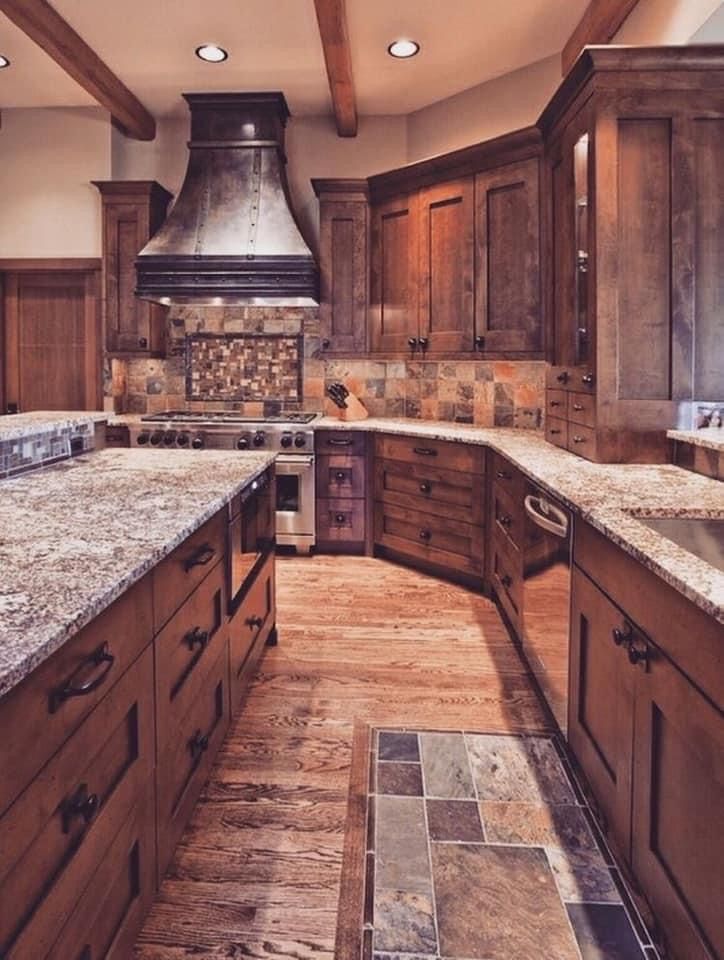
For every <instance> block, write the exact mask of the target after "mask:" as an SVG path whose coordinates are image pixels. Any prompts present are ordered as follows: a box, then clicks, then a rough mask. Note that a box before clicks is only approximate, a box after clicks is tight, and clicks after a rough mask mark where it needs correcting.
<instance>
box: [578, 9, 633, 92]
mask: <svg viewBox="0 0 724 960" xmlns="http://www.w3.org/2000/svg"><path fill="white" fill-rule="evenodd" d="M638 2H639V0H591V2H590V3H589V4H588V6H587V7H586V9H585V11H584V13H583V16H582V17H581V19H580V21H579V23H578V26H577V27H576V29H575V30H574V31H573V33H572V34H571V35H570V37H569V38H568V40H567V41H566V45H565V47H564V48H563V53H562V54H561V67H562V72H563V75H564V76H565V75H566V74H567V73H568V71H569V70H570V69H571V67H572V66H573V64H574V63H575V62H576V60H577V59H578V56H579V54H580V52H581V50H583V48H584V47H585V46H586V45H588V44H594V43H601V44H604V43H610V42H611V40H613V38H614V37H615V36H616V34H617V33H618V31H619V29H620V28H621V26H622V25H623V23H624V21H625V19H626V17H628V15H629V14H630V13H631V11H632V10H633V8H634V7H635V6H636V4H637V3H638Z"/></svg>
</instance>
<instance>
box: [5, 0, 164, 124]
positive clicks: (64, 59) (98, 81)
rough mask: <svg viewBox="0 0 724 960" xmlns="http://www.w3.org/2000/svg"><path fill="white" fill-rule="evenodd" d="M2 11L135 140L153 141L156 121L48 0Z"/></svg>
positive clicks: (13, 2) (9, 3)
mask: <svg viewBox="0 0 724 960" xmlns="http://www.w3.org/2000/svg"><path fill="white" fill-rule="evenodd" d="M0 12H2V13H4V14H5V16H6V17H7V18H8V19H9V20H12V22H13V23H14V24H15V26H16V27H19V28H20V29H21V30H22V31H23V33H25V34H27V36H28V37H30V39H31V40H33V41H34V42H35V43H37V44H38V46H39V47H41V49H42V50H44V51H45V53H47V54H48V56H49V57H52V59H53V60H55V62H56V63H57V64H58V65H59V66H60V67H62V69H63V70H65V72H66V73H67V74H68V75H69V76H71V77H72V78H73V79H74V80H75V81H76V83H78V84H80V86H81V87H83V89H84V90H85V91H87V93H89V94H90V95H91V96H92V97H93V99H94V100H96V101H97V102H98V103H99V104H100V105H101V106H102V107H105V108H106V110H108V111H109V113H110V114H111V117H112V118H113V120H114V122H115V123H116V125H117V126H118V127H120V128H121V130H123V132H124V133H125V134H126V135H127V136H129V137H133V139H135V140H153V139H154V137H155V136H156V121H155V120H154V118H153V117H152V116H151V114H150V113H149V112H148V110H146V108H145V107H144V106H143V104H142V103H141V102H140V101H139V100H138V99H137V98H136V97H135V96H134V95H133V94H132V93H131V91H130V90H129V89H128V87H126V86H125V85H124V84H123V83H121V81H120V80H119V79H118V77H117V76H116V75H115V73H113V71H112V70H110V69H109V68H108V67H107V66H106V65H105V63H104V62H103V61H102V60H101V58H100V57H99V56H98V54H97V53H96V52H95V51H94V50H92V49H91V48H90V47H89V46H88V44H87V43H86V42H85V40H83V38H82V37H80V36H79V35H78V34H77V33H76V32H75V30H74V29H73V28H72V27H71V26H70V24H68V23H67V22H66V21H65V20H64V19H63V18H62V17H61V16H60V14H59V13H57V12H56V11H55V10H54V9H53V7H51V6H50V4H49V3H48V2H47V0H0Z"/></svg>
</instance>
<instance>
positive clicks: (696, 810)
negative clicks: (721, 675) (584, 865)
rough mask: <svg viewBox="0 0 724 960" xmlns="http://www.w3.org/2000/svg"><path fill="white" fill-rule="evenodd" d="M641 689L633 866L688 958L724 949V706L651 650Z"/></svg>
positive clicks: (675, 947)
mask: <svg viewBox="0 0 724 960" xmlns="http://www.w3.org/2000/svg"><path fill="white" fill-rule="evenodd" d="M638 679H639V683H638V686H637V690H636V755H635V765H634V811H633V813H634V821H633V822H634V830H633V844H632V851H633V868H634V872H635V874H636V876H637V878H638V880H639V882H640V883H641V885H642V887H643V888H644V889H645V890H646V895H647V898H648V899H649V901H650V903H651V906H652V907H653V909H654V911H655V913H656V914H657V916H658V917H659V918H660V920H661V922H662V925H663V926H664V927H665V928H666V930H667V931H668V935H669V938H670V940H671V948H672V953H673V954H674V955H675V956H681V957H686V958H687V960H708V957H709V954H708V953H707V950H706V949H705V946H704V945H707V946H708V948H709V950H711V951H712V953H713V955H714V956H722V955H724V912H723V911H722V903H724V873H722V862H724V832H723V831H722V822H721V820H722V818H721V798H722V797H724V715H722V714H721V713H720V712H719V710H717V709H716V708H715V707H714V706H713V705H712V704H711V703H710V702H709V701H708V700H707V699H706V698H705V697H704V696H703V695H702V694H700V693H699V692H698V690H697V689H696V688H695V687H694V686H693V684H691V683H690V682H689V681H688V680H687V679H686V677H684V675H683V674H682V673H680V672H679V671H678V670H677V669H676V667H674V666H673V664H672V663H671V662H670V661H669V660H667V659H666V658H665V657H664V656H663V655H662V654H660V653H657V652H656V651H655V650H652V656H651V659H650V662H649V668H648V671H647V672H646V673H644V672H641V673H640V675H639V678H638Z"/></svg>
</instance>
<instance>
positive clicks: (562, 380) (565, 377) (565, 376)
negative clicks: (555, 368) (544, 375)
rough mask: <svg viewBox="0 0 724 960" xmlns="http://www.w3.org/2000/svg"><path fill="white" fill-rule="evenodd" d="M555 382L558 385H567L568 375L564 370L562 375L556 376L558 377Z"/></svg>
mask: <svg viewBox="0 0 724 960" xmlns="http://www.w3.org/2000/svg"><path fill="white" fill-rule="evenodd" d="M556 380H557V381H558V382H559V383H568V381H569V380H570V374H569V373H568V372H567V371H566V370H564V371H563V372H562V373H559V374H558V376H557V377H556Z"/></svg>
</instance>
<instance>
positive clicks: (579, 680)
mask: <svg viewBox="0 0 724 960" xmlns="http://www.w3.org/2000/svg"><path fill="white" fill-rule="evenodd" d="M571 586H572V600H571V652H570V702H569V706H568V740H569V742H570V745H571V748H572V750H573V752H574V754H575V755H576V757H577V759H578V762H579V763H580V765H581V767H582V768H583V771H584V773H585V774H586V776H587V778H588V780H589V783H590V785H591V788H592V789H593V792H594V794H595V796H596V799H597V801H598V804H599V807H600V812H601V814H602V817H603V819H604V820H605V826H606V832H607V833H608V834H609V836H610V837H611V838H612V840H613V842H614V843H615V845H616V847H617V848H618V851H619V853H621V854H622V855H623V856H624V857H628V856H629V849H630V839H631V771H632V751H633V723H634V681H635V670H634V668H633V667H632V666H631V664H630V662H629V659H628V655H627V652H626V648H625V646H624V645H620V646H619V645H617V644H616V643H615V641H614V630H619V631H626V629H627V625H626V623H625V620H624V616H623V614H622V613H621V611H620V610H619V609H618V607H616V606H615V605H614V604H613V603H611V601H610V600H609V599H608V597H607V596H606V595H605V594H604V593H602V592H601V590H599V589H598V587H597V586H596V585H595V584H594V583H593V581H591V580H589V579H588V577H587V576H586V575H585V574H584V573H582V572H581V571H580V570H579V569H578V568H577V567H574V568H573V573H572V584H571Z"/></svg>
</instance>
